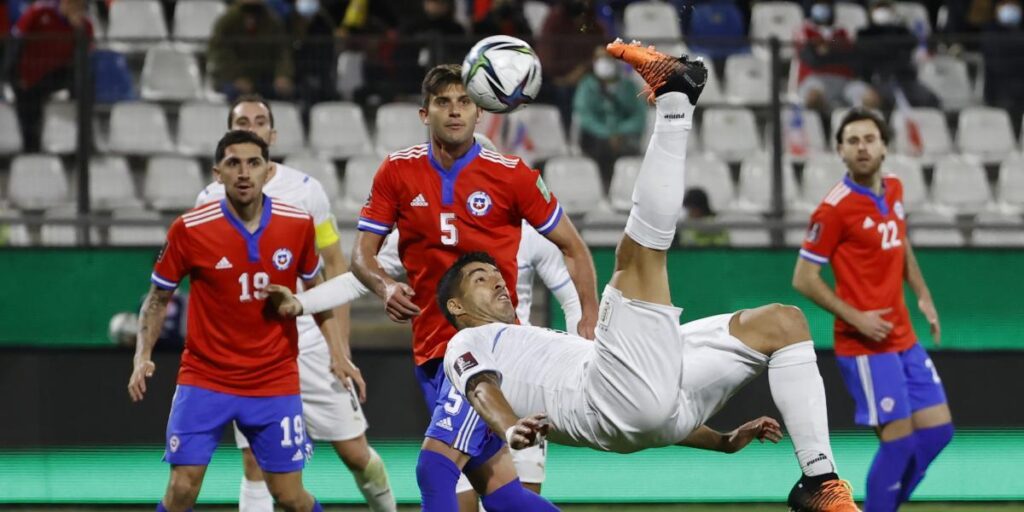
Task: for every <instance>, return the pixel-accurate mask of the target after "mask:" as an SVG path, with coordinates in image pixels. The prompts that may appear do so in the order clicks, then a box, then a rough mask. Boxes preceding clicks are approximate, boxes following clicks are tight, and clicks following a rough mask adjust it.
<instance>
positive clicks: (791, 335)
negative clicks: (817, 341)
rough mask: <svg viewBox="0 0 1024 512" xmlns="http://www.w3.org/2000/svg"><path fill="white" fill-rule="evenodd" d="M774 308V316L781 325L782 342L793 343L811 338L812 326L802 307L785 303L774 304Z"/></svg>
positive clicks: (780, 340) (780, 335) (780, 338)
mask: <svg viewBox="0 0 1024 512" xmlns="http://www.w3.org/2000/svg"><path fill="white" fill-rule="evenodd" d="M772 308H773V309H772V316H773V318H774V320H775V321H776V322H777V325H778V326H779V327H780V333H779V342H780V343H782V344H783V345H792V344H794V343H801V342H804V341H807V340H809V339H811V328H810V326H809V325H808V324H807V317H806V316H804V312H803V311H801V310H800V308H798V307H796V306H789V305H785V304H773V305H772Z"/></svg>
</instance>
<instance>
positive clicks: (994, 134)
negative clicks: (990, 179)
mask: <svg viewBox="0 0 1024 512" xmlns="http://www.w3.org/2000/svg"><path fill="white" fill-rule="evenodd" d="M956 139H957V140H956V141H957V145H958V146H960V151H961V152H962V153H966V154H969V155H974V156H976V157H978V158H980V159H981V160H982V161H983V162H985V163H994V162H1000V161H1002V160H1003V159H1004V158H1006V157H1007V156H1009V155H1010V154H1011V153H1013V152H1014V151H1015V150H1016V149H1017V145H1016V142H1015V141H1014V138H1013V126H1012V125H1011V124H1010V115H1009V114H1007V113H1006V111H1005V110H1003V109H1000V108H992V107H970V108H965V109H963V110H961V111H960V120H959V123H958V126H957V130H956Z"/></svg>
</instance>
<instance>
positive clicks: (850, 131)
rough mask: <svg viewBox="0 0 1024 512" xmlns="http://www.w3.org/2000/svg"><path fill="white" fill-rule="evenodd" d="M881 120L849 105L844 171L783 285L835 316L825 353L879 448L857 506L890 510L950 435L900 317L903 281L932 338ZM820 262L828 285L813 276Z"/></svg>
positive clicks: (927, 371) (928, 364)
mask: <svg viewBox="0 0 1024 512" xmlns="http://www.w3.org/2000/svg"><path fill="white" fill-rule="evenodd" d="M887 137H888V136H887V128H886V126H885V123H884V121H882V120H881V118H879V117H878V116H876V115H875V114H873V113H871V112H869V111H867V110H863V109H854V110H852V111H851V112H850V114H848V115H847V116H846V117H845V118H844V119H843V122H842V123H841V124H840V127H839V131H838V133H837V143H838V146H837V147H838V150H839V154H840V156H841V157H842V158H843V161H844V163H845V164H846V167H847V171H848V173H847V175H846V176H845V177H844V178H843V180H842V181H841V182H839V183H838V184H836V185H835V187H833V188H832V190H831V191H830V192H829V193H828V194H826V196H825V198H824V199H823V200H822V202H821V204H820V205H819V206H818V208H817V209H816V210H815V211H814V213H813V214H812V216H811V223H810V228H809V229H808V232H807V237H806V239H805V240H804V243H803V247H802V248H801V249H800V258H799V259H798V263H797V266H796V271H795V273H794V277H793V285H794V286H795V287H796V289H797V290H799V291H800V292H801V293H803V294H804V295H807V296H808V297H809V298H810V299H811V300H813V301H814V302H816V303H817V304H819V305H821V306H822V307H824V308H825V309H827V310H828V311H829V312H831V313H833V314H834V315H836V319H835V330H834V332H835V351H836V355H837V356H838V357H837V361H838V363H839V367H840V370H841V371H842V374H843V379H844V381H845V383H846V387H847V390H848V391H849V392H850V394H851V395H852V397H853V399H854V402H856V417H855V420H856V422H857V423H858V424H860V425H867V426H871V427H874V428H875V430H876V432H877V433H878V436H879V439H880V440H881V445H880V447H879V451H878V454H877V455H876V456H875V460H874V462H873V463H872V466H871V470H870V471H869V473H868V484H867V500H866V505H865V509H866V510H870V511H893V510H896V509H897V508H898V507H899V505H900V503H902V502H905V501H907V500H909V499H910V495H911V493H912V492H913V490H914V488H915V487H916V486H917V485H918V483H920V481H921V480H922V479H923V478H924V471H925V469H926V468H927V467H928V465H929V464H930V463H931V461H932V460H934V459H935V457H936V456H938V454H939V452H940V451H941V450H942V449H943V448H944V447H945V446H946V445H947V444H948V443H949V441H950V439H951V438H952V435H953V426H952V423H951V418H950V413H949V408H948V406H947V405H946V394H945V391H944V390H943V387H942V381H941V380H940V379H939V375H938V372H937V371H936V369H935V366H934V364H933V363H932V361H931V359H930V358H929V357H928V354H927V353H926V352H925V350H924V348H923V347H921V345H920V344H919V343H918V338H917V335H916V334H914V329H913V327H912V326H911V323H910V312H909V311H908V309H907V305H906V303H905V301H904V298H903V281H904V279H905V280H906V281H907V282H908V283H909V284H910V286H911V288H913V290H914V293H915V294H916V295H917V297H918V305H919V307H920V309H921V312H922V313H923V314H924V315H925V317H926V318H927V319H928V321H929V323H931V325H932V337H933V338H934V340H935V341H936V342H938V334H939V330H938V326H939V324H938V314H937V313H936V311H935V306H934V304H933V303H932V299H931V294H930V292H929V291H928V286H927V285H926V284H925V281H924V276H923V274H922V273H921V269H920V267H918V265H917V260H916V258H915V257H914V252H913V250H912V248H911V247H910V241H909V239H908V238H907V234H906V233H907V230H906V215H905V207H904V204H903V185H902V184H901V183H900V180H899V179H898V178H897V177H896V176H893V175H891V174H883V172H882V167H883V166H884V158H885V152H886V142H887ZM827 264H830V265H832V271H833V274H834V275H835V282H836V284H835V291H834V292H833V291H832V290H831V289H829V287H828V285H827V284H825V282H824V281H823V280H822V279H821V277H820V275H819V274H820V271H821V266H823V265H827Z"/></svg>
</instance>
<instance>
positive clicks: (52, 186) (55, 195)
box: [7, 155, 68, 210]
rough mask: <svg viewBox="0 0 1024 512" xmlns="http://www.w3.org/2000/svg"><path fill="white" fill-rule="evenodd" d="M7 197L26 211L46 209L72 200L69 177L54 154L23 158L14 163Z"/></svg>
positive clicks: (15, 159) (22, 156) (15, 158)
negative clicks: (69, 199)
mask: <svg viewBox="0 0 1024 512" xmlns="http://www.w3.org/2000/svg"><path fill="white" fill-rule="evenodd" d="M7 198H8V199H9V200H10V201H11V204H13V205H14V206H16V207H18V208H21V209H22V210H43V209H46V208H51V207H54V206H58V205H61V204H63V203H65V202H67V200H68V178H67V176H65V174H64V166H63V165H61V163H60V159H59V158H57V157H56V156H53V155H19V156H16V157H14V160H13V161H12V162H11V174H10V177H9V179H8V182H7Z"/></svg>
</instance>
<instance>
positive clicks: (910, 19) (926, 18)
mask: <svg viewBox="0 0 1024 512" xmlns="http://www.w3.org/2000/svg"><path fill="white" fill-rule="evenodd" d="M893 8H894V9H895V11H896V14H897V15H898V16H899V17H900V18H902V19H903V23H904V24H906V25H907V28H909V29H910V30H911V32H913V33H914V34H918V30H920V31H921V34H923V35H930V34H931V33H932V22H931V16H930V15H929V14H928V8H926V7H925V6H924V5H923V4H921V3H918V2H895V3H893ZM918 27H920V28H918Z"/></svg>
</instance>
